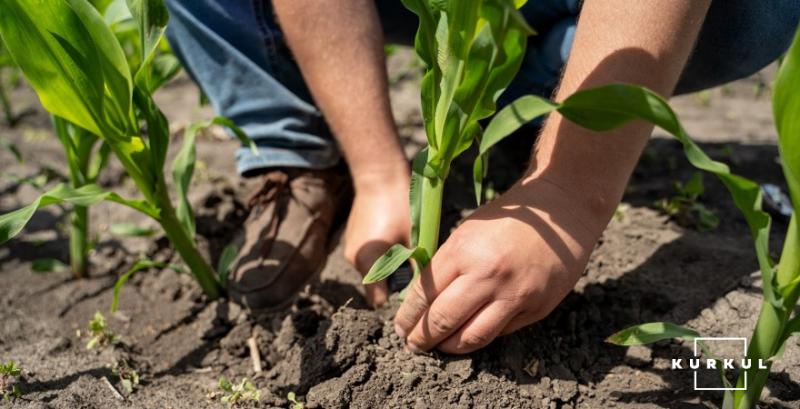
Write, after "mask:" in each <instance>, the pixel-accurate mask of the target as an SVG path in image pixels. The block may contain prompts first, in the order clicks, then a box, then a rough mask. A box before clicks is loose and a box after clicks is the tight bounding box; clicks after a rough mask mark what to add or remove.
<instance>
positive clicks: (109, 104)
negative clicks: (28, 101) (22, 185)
mask: <svg viewBox="0 0 800 409" xmlns="http://www.w3.org/2000/svg"><path fill="white" fill-rule="evenodd" d="M0 35H1V36H2V38H3V41H4V42H5V44H6V46H7V47H8V50H9V52H10V53H11V55H12V56H13V57H14V60H15V61H16V63H17V65H18V66H19V67H20V68H21V69H22V70H23V72H24V73H25V76H26V77H27V78H28V82H29V83H30V84H31V85H32V86H33V87H34V89H35V90H36V92H37V94H39V97H40V99H41V101H42V104H43V105H44V106H45V108H46V109H47V110H48V111H50V112H52V113H54V114H56V115H58V116H61V117H63V118H65V119H67V120H69V121H70V122H73V123H75V124H77V125H79V126H81V127H83V128H85V129H88V130H89V131H91V132H92V133H94V134H98V135H104V136H107V137H115V136H122V135H126V134H128V133H129V132H128V131H129V130H130V129H133V127H134V126H133V125H132V124H131V121H130V118H131V116H130V99H131V86H132V80H131V77H130V72H129V70H128V67H127V63H126V61H125V57H124V53H123V52H122V49H121V48H120V46H119V44H118V43H117V42H116V39H115V38H114V36H113V34H112V33H111V31H110V30H109V29H108V27H106V25H105V23H104V21H103V19H102V18H101V17H100V15H99V14H98V12H97V11H96V10H95V9H94V7H92V5H91V4H89V3H88V2H87V1H86V0H59V1H45V0H8V1H4V2H2V3H1V4H0Z"/></svg>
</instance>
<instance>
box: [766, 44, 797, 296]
mask: <svg viewBox="0 0 800 409" xmlns="http://www.w3.org/2000/svg"><path fill="white" fill-rule="evenodd" d="M774 89H775V91H774V93H773V99H772V109H773V114H774V116H775V125H776V127H777V129H778V147H779V149H780V153H781V166H782V167H783V174H784V176H785V177H786V183H787V185H788V186H789V196H790V197H791V199H792V204H793V206H794V214H792V219H791V221H790V222H789V229H788V230H787V231H786V238H785V240H784V245H783V252H782V254H781V258H780V264H779V265H778V269H777V281H778V283H779V284H780V285H782V286H783V287H784V289H783V291H781V294H783V295H784V296H785V297H787V298H788V299H796V298H797V293H796V292H797V288H798V284H797V280H799V279H800V251H798V250H797V249H798V248H800V216H798V214H800V120H798V118H800V95H799V94H798V90H800V31H798V32H797V34H796V36H795V39H794V42H793V43H792V46H791V48H790V49H789V51H788V52H787V53H786V57H785V58H784V60H783V62H782V63H781V67H780V70H779V71H778V78H777V79H776V81H775V87H774ZM787 283H793V284H787Z"/></svg>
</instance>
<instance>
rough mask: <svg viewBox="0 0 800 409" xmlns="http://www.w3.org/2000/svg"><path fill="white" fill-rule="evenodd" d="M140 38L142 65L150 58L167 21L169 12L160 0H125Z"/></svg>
mask: <svg viewBox="0 0 800 409" xmlns="http://www.w3.org/2000/svg"><path fill="white" fill-rule="evenodd" d="M127 4H128V9H129V10H130V12H131V15H133V18H134V19H135V20H136V26H137V28H138V30H139V37H140V38H141V42H142V44H141V53H142V54H141V61H143V64H142V65H143V66H144V65H146V62H147V61H149V60H150V58H151V57H152V55H153V53H154V52H155V50H156V48H157V47H158V42H159V41H161V37H162V36H163V35H164V30H166V28H167V23H169V12H168V11H167V6H166V5H165V4H164V2H163V1H162V0H127Z"/></svg>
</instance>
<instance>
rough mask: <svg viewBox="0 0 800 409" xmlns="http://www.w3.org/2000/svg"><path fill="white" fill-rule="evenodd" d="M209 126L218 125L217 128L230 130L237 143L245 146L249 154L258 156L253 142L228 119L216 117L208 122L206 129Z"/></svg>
mask: <svg viewBox="0 0 800 409" xmlns="http://www.w3.org/2000/svg"><path fill="white" fill-rule="evenodd" d="M210 125H218V126H222V127H225V128H228V130H230V131H231V132H232V133H233V136H235V137H236V139H238V140H239V142H241V143H242V145H243V146H247V147H248V148H250V152H253V153H254V154H258V147H257V146H256V143H255V141H253V140H252V139H250V137H249V136H247V134H246V133H245V132H244V131H243V130H242V128H239V127H238V126H237V125H236V124H235V123H234V122H233V121H231V120H230V119H228V118H225V117H222V116H218V117H216V118H214V119H212V120H211V121H210V122H209V125H207V126H206V127H208V126H210Z"/></svg>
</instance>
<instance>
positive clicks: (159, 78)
mask: <svg viewBox="0 0 800 409" xmlns="http://www.w3.org/2000/svg"><path fill="white" fill-rule="evenodd" d="M111 4H116V5H117V7H122V6H125V5H127V9H128V11H129V13H130V15H132V16H133V19H132V21H133V24H134V25H135V27H136V32H137V33H138V39H139V41H138V42H136V44H135V47H134V50H135V51H137V52H138V53H137V55H138V61H139V63H138V65H136V66H133V65H131V64H132V63H131V62H129V61H128V59H127V54H126V49H124V48H123V44H125V42H124V41H123V42H121V41H120V38H118V37H117V35H116V34H115V32H114V31H113V30H112V28H113V27H114V22H115V21H116V20H113V19H111V22H110V23H109V22H108V21H107V20H105V19H104V17H103V16H102V15H101V14H100V13H99V12H98V10H97V9H96V8H95V7H94V6H93V5H92V4H91V3H89V2H88V1H86V0H57V1H49V0H48V1H45V0H24V1H23V0H12V1H4V2H2V4H0V36H2V39H3V41H4V43H5V44H6V46H7V48H8V50H9V52H10V53H11V55H12V57H13V58H14V60H15V62H16V63H17V65H18V66H19V67H20V69H21V70H22V72H23V74H24V75H25V76H26V78H27V80H28V83H29V84H30V85H31V86H32V87H33V88H34V90H35V91H36V93H37V94H38V95H39V98H40V100H41V102H42V105H43V106H44V107H45V108H46V109H47V110H48V111H50V113H52V114H53V115H55V116H57V117H60V118H63V119H64V120H66V121H69V123H71V124H73V125H75V126H76V127H79V128H80V129H84V130H86V132H88V133H90V134H92V135H96V136H98V137H99V138H100V139H101V140H102V141H103V143H104V144H105V145H107V146H108V149H109V150H110V152H111V153H113V154H114V156H115V157H116V158H117V159H118V160H119V162H120V163H121V164H122V166H123V167H124V168H125V170H126V172H127V174H128V175H129V176H130V177H131V179H132V180H133V182H134V183H135V185H136V187H137V188H138V190H139V191H140V192H141V195H142V196H143V198H141V199H126V198H123V197H121V196H120V195H118V194H116V193H114V192H109V191H105V190H103V189H102V188H100V187H99V186H97V185H96V184H91V183H90V184H87V185H84V186H81V187H79V188H74V187H71V186H66V185H59V186H56V187H55V188H53V189H52V190H50V191H48V192H46V193H44V194H43V195H42V196H40V197H39V198H38V199H37V200H36V201H34V202H33V203H32V204H30V205H28V206H25V207H23V208H21V209H19V210H16V211H14V212H11V213H9V214H6V215H3V216H0V242H4V241H7V240H8V239H10V238H11V237H13V236H15V235H17V234H18V233H19V232H20V231H21V230H22V228H23V227H24V225H25V224H26V223H27V222H28V221H29V220H30V218H31V217H32V216H33V214H34V212H36V210H37V209H39V208H41V207H43V206H47V205H52V204H57V203H69V204H71V205H73V206H89V205H92V204H95V203H98V202H100V201H103V200H106V201H111V202H115V203H118V204H122V205H125V206H128V207H131V208H133V209H135V210H137V211H139V212H141V213H143V214H145V215H147V216H149V217H151V218H153V219H154V220H155V221H157V222H158V223H159V224H160V225H161V227H162V228H163V229H164V232H165V233H166V235H167V237H168V239H169V240H170V242H171V243H172V245H173V247H174V248H175V250H176V251H177V252H178V254H179V255H180V256H181V257H182V259H183V261H184V262H185V263H186V265H187V266H188V267H189V270H190V271H191V272H192V274H193V275H194V278H195V279H196V281H197V282H198V284H199V285H200V287H201V288H202V289H203V291H204V292H205V294H206V295H207V296H208V297H209V298H212V299H213V298H217V297H219V296H220V295H221V293H222V287H221V285H220V283H219V281H218V278H217V276H216V274H215V273H214V270H213V269H212V268H211V267H210V266H209V264H208V262H207V261H206V260H205V259H204V258H203V257H202V255H201V254H200V252H199V251H198V249H197V245H196V243H195V239H194V237H195V226H194V215H193V213H192V209H191V207H190V206H189V201H188V198H187V193H188V188H189V183H190V181H191V178H192V175H193V172H194V161H195V146H194V136H195V135H194V133H196V131H197V130H199V129H201V128H202V127H203V126H207V125H211V124H214V125H221V126H227V127H229V128H231V129H232V130H233V131H234V134H235V135H236V136H237V137H238V138H239V139H240V140H242V141H243V142H244V143H246V144H249V145H250V146H251V148H253V149H255V148H254V145H253V143H252V141H250V140H249V138H247V137H246V136H245V135H244V133H242V132H241V131H240V130H239V129H238V128H236V127H235V126H234V125H233V124H232V123H231V122H230V121H228V120H225V119H222V118H216V119H214V120H213V121H210V122H209V123H207V124H202V125H197V126H194V127H192V128H191V129H190V130H188V131H187V133H186V136H185V138H184V145H183V147H182V148H181V150H180V152H179V153H178V156H177V157H176V158H175V160H174V161H173V163H172V176H173V179H174V181H175V187H176V191H177V192H176V197H177V200H178V202H177V205H175V204H173V202H172V200H171V199H170V195H169V192H168V190H167V184H166V178H165V173H164V166H165V162H166V156H167V148H168V146H169V124H168V122H167V119H166V117H165V116H164V114H163V113H162V112H161V110H160V109H159V108H158V106H156V104H155V102H154V101H153V98H152V94H153V92H154V91H155V90H156V89H157V88H158V87H160V86H161V85H162V84H164V82H166V81H167V80H168V79H169V78H170V77H171V76H172V75H174V72H175V71H176V70H177V64H176V63H175V61H174V59H170V58H166V59H164V58H162V59H159V58H157V55H158V54H159V53H158V50H159V49H160V48H159V47H160V45H159V44H160V43H161V40H162V37H163V33H164V30H165V29H166V25H167V22H168V20H169V15H168V12H167V9H166V6H165V5H164V3H163V1H162V0H128V1H127V2H125V4H123V3H122V2H121V1H119V0H116V1H114V2H111ZM110 7H111V6H109V8H110ZM128 51H131V50H128ZM145 130H146V132H145Z"/></svg>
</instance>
